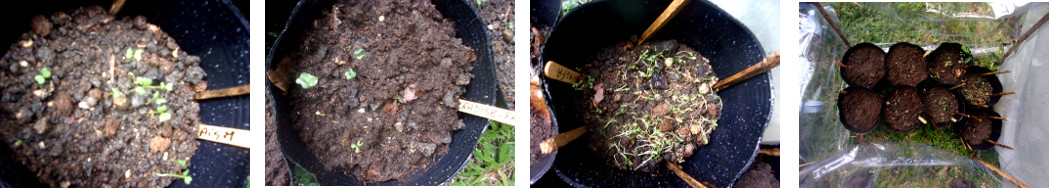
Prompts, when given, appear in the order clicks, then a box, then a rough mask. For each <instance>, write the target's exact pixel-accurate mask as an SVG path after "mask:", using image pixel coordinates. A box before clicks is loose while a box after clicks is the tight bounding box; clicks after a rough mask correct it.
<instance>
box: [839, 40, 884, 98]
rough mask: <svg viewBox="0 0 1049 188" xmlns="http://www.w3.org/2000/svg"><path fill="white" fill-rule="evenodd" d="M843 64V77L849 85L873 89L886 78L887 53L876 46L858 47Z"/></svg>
mask: <svg viewBox="0 0 1049 188" xmlns="http://www.w3.org/2000/svg"><path fill="white" fill-rule="evenodd" d="M853 48H854V49H852V53H849V56H847V57H845V60H844V61H843V62H842V63H843V64H845V66H846V67H847V68H845V69H844V70H843V71H842V72H841V77H842V79H844V80H845V81H846V82H848V83H849V84H854V85H857V86H860V87H865V88H873V87H874V85H875V84H877V83H878V81H880V80H881V78H882V76H885V52H884V51H881V48H878V47H877V46H874V45H857V46H855V47H853Z"/></svg>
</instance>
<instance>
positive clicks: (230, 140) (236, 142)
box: [197, 124, 251, 148]
mask: <svg viewBox="0 0 1049 188" xmlns="http://www.w3.org/2000/svg"><path fill="white" fill-rule="evenodd" d="M197 139H201V140H207V141H212V142H218V143H223V144H226V145H231V146H237V147H242V148H249V147H248V146H249V144H250V143H251V132H249V131H248V130H244V129H234V128H228V127H220V126H214V125H207V124H200V126H199V127H197Z"/></svg>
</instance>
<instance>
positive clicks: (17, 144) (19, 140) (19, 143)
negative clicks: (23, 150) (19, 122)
mask: <svg viewBox="0 0 1049 188" xmlns="http://www.w3.org/2000/svg"><path fill="white" fill-rule="evenodd" d="M21 145H22V139H18V140H15V147H18V146H21Z"/></svg>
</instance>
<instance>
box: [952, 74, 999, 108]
mask: <svg viewBox="0 0 1049 188" xmlns="http://www.w3.org/2000/svg"><path fill="white" fill-rule="evenodd" d="M964 82H965V85H963V86H962V87H960V88H959V90H960V91H961V92H962V96H964V97H965V100H966V101H968V102H969V103H975V104H987V103H988V102H990V101H991V96H990V94H991V93H992V92H994V87H993V86H992V85H991V82H990V81H989V80H987V78H984V77H983V76H980V75H979V74H978V73H969V74H965V79H964Z"/></svg>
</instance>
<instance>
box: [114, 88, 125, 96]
mask: <svg viewBox="0 0 1049 188" xmlns="http://www.w3.org/2000/svg"><path fill="white" fill-rule="evenodd" d="M112 90H113V92H112V93H111V95H112V96H113V98H119V97H120V96H121V95H124V93H121V92H120V89H118V88H117V87H113V88H112Z"/></svg>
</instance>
